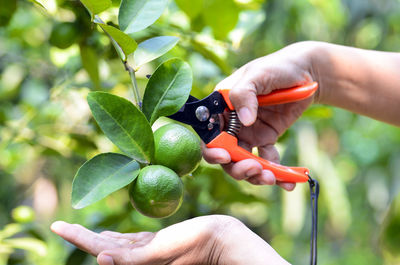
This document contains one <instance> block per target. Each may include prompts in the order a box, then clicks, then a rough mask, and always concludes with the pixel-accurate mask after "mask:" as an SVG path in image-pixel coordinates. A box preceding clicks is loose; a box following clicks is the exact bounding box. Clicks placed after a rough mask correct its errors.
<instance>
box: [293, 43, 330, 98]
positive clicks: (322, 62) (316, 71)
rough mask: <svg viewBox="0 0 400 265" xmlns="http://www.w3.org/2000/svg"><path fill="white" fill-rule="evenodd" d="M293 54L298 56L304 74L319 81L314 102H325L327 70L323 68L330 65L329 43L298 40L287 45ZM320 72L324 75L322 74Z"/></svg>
mask: <svg viewBox="0 0 400 265" xmlns="http://www.w3.org/2000/svg"><path fill="white" fill-rule="evenodd" d="M285 49H288V50H289V51H290V52H291V53H292V54H296V55H297V56H298V57H297V58H298V60H297V62H299V63H298V65H299V66H300V67H301V69H302V70H303V71H304V75H307V76H310V77H311V79H312V81H315V82H317V83H318V90H317V91H316V92H315V94H314V97H313V102H314V103H323V101H324V97H325V96H326V94H327V93H326V92H325V89H326V86H325V85H324V78H325V77H326V76H327V75H326V73H327V71H325V70H322V68H323V67H327V65H329V63H328V60H329V54H328V51H329V49H328V48H327V43H324V42H319V41H302V42H296V43H294V44H291V45H289V46H287V47H286V48H285ZM320 73H323V74H324V75H323V76H321V74H320Z"/></svg>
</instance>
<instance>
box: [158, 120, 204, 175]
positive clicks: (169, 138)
mask: <svg viewBox="0 0 400 265" xmlns="http://www.w3.org/2000/svg"><path fill="white" fill-rule="evenodd" d="M154 144H155V159H154V160H155V164H159V165H163V166H166V167H169V168H171V169H172V170H174V171H175V172H176V173H177V174H178V175H179V176H184V175H187V174H190V173H192V172H193V171H194V170H195V169H196V168H197V166H198V165H199V163H200V160H201V148H200V140H199V138H198V137H197V135H195V134H194V133H192V132H191V131H190V130H188V129H186V128H185V127H183V126H182V125H179V124H175V123H170V124H167V125H164V126H162V127H160V128H159V129H158V130H156V131H155V132H154Z"/></svg>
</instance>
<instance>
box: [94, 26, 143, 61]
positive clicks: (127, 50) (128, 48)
mask: <svg viewBox="0 0 400 265" xmlns="http://www.w3.org/2000/svg"><path fill="white" fill-rule="evenodd" d="M98 25H99V26H100V27H101V28H102V29H103V30H104V31H105V32H106V33H107V34H109V35H110V36H111V37H112V38H113V39H114V40H115V41H116V42H117V44H118V46H119V47H121V49H122V51H123V52H124V54H125V58H126V57H127V56H128V55H129V54H131V53H133V52H134V51H135V50H136V48H137V46H138V45H137V43H136V41H135V40H134V39H132V38H131V37H130V36H129V35H127V34H125V33H123V32H122V31H120V30H119V29H117V28H114V27H113V26H110V25H106V24H101V23H99V24H98Z"/></svg>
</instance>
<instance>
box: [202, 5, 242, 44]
mask: <svg viewBox="0 0 400 265" xmlns="http://www.w3.org/2000/svg"><path fill="white" fill-rule="evenodd" d="M206 3H207V5H206V7H205V10H204V11H203V12H202V15H203V19H204V21H205V23H206V24H207V25H208V26H210V27H211V28H212V30H213V34H214V36H215V38H217V39H225V38H226V36H227V35H228V33H229V32H230V31H231V30H232V29H233V28H234V27H235V26H236V24H237V22H238V20H239V8H238V7H237V6H236V4H235V3H234V2H233V0H209V1H206Z"/></svg>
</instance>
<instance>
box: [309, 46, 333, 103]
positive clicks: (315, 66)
mask: <svg viewBox="0 0 400 265" xmlns="http://www.w3.org/2000/svg"><path fill="white" fill-rule="evenodd" d="M310 42H311V43H312V45H310V48H309V50H308V55H307V56H308V61H309V67H310V68H309V71H310V74H311V76H312V78H313V80H314V81H315V82H317V83H318V90H317V91H316V93H315V95H314V98H313V102H314V103H320V104H326V102H327V98H328V97H329V95H330V93H329V91H328V89H329V86H328V85H327V83H329V80H330V79H331V77H330V75H332V69H330V67H331V62H330V60H331V54H330V49H329V48H328V46H329V44H328V43H325V42H317V41H310Z"/></svg>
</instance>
